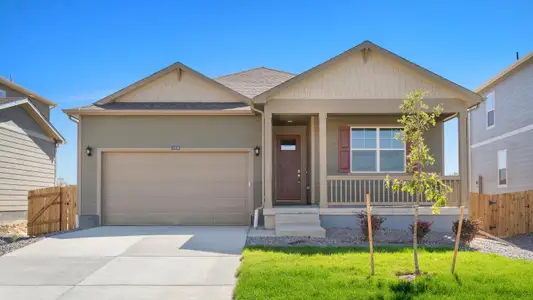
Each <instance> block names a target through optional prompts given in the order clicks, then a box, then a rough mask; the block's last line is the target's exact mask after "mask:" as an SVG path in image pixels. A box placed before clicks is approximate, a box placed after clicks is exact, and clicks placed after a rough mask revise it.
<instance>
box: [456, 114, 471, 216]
mask: <svg viewBox="0 0 533 300" xmlns="http://www.w3.org/2000/svg"><path fill="white" fill-rule="evenodd" d="M467 115H468V113H467V111H466V109H464V110H461V111H460V112H459V116H458V118H459V120H458V121H459V126H458V127H459V134H458V136H459V176H460V178H461V193H460V195H461V201H460V203H458V204H459V205H465V206H466V207H468V205H469V201H468V196H469V193H468V186H469V184H468V183H469V178H468V168H469V166H468V164H469V162H468V147H469V145H468V122H467Z"/></svg>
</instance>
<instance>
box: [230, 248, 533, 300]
mask: <svg viewBox="0 0 533 300" xmlns="http://www.w3.org/2000/svg"><path fill="white" fill-rule="evenodd" d="M412 254H413V252H412V249H409V248H399V247H378V248H377V249H376V253H375V267H376V274H375V275H374V276H370V265H369V254H368V249H365V248H344V247H328V248H325V247H323V248H320V247H295V248H276V247H249V248H247V249H245V251H244V253H243V262H242V264H241V266H240V268H239V270H238V282H237V286H236V288H235V293H234V296H235V299H236V300H244V299H246V300H248V299H269V300H273V299H335V300H342V299H484V300H487V299H531V298H532V297H533V296H532V293H533V277H532V276H531V274H533V262H530V261H524V260H513V259H509V258H505V257H501V256H497V255H493V254H482V253H478V252H460V253H459V255H458V259H457V265H456V273H455V274H451V273H450V268H451V261H452V255H453V249H451V248H422V249H421V250H420V253H419V257H420V266H421V270H422V272H427V273H428V274H429V276H422V277H419V278H417V279H416V280H414V281H412V282H407V281H405V280H401V279H399V278H398V277H397V276H396V275H395V273H397V272H398V273H403V272H406V273H409V272H412V271H413V270H414V267H413V265H414V264H413V255H412Z"/></svg>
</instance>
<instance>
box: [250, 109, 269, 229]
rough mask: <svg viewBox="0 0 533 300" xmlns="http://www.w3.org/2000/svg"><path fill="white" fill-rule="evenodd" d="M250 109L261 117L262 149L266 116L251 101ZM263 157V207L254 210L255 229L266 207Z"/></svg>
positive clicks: (262, 162)
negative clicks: (260, 214) (260, 211)
mask: <svg viewBox="0 0 533 300" xmlns="http://www.w3.org/2000/svg"><path fill="white" fill-rule="evenodd" d="M250 108H251V109H252V110H253V111H255V112H257V113H258V114H260V115H261V147H264V146H265V115H264V114H263V112H262V111H260V110H259V109H257V108H255V107H254V103H253V102H252V101H250ZM264 150H265V149H263V155H261V206H259V207H258V208H256V209H255V210H254V228H257V225H258V222H259V210H260V209H263V208H264V207H265V155H264Z"/></svg>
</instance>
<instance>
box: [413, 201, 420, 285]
mask: <svg viewBox="0 0 533 300" xmlns="http://www.w3.org/2000/svg"><path fill="white" fill-rule="evenodd" d="M417 202H418V201H417ZM417 231H418V203H417V204H415V223H414V226H413V250H414V252H413V253H414V259H415V275H416V276H419V275H420V267H419V266H418V234H417Z"/></svg>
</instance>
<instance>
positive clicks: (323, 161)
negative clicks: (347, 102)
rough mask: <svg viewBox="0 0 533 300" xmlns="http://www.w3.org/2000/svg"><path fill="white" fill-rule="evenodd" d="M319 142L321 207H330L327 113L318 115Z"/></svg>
mask: <svg viewBox="0 0 533 300" xmlns="http://www.w3.org/2000/svg"><path fill="white" fill-rule="evenodd" d="M318 119H319V122H318V126H319V131H318V141H319V143H320V149H319V161H320V164H319V166H320V176H319V180H320V207H324V208H325V207H328V181H327V180H328V178H327V176H328V166H327V164H328V159H327V141H326V135H327V130H326V121H327V113H320V114H319V115H318Z"/></svg>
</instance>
